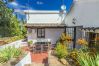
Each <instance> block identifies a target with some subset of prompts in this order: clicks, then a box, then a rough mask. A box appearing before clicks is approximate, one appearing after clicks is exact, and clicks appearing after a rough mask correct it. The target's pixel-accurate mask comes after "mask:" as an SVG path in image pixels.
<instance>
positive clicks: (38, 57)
mask: <svg viewBox="0 0 99 66" xmlns="http://www.w3.org/2000/svg"><path fill="white" fill-rule="evenodd" d="M22 49H23V50H25V51H29V47H28V46H25V47H22ZM31 59H32V62H35V63H48V53H47V52H43V53H33V52H31Z"/></svg>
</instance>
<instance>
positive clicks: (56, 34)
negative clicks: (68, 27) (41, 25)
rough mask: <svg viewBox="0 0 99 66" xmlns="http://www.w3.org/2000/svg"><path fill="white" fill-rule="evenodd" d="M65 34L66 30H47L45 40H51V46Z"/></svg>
mask: <svg viewBox="0 0 99 66" xmlns="http://www.w3.org/2000/svg"><path fill="white" fill-rule="evenodd" d="M63 32H64V28H63V29H61V28H59V29H58V28H56V29H55V28H53V29H47V28H46V30H45V38H47V39H51V44H56V41H57V40H58V39H59V38H60V36H61V34H62V33H63Z"/></svg>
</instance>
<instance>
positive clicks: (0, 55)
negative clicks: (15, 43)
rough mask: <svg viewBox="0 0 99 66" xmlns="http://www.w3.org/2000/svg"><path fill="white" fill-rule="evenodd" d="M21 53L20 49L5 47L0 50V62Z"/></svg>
mask: <svg viewBox="0 0 99 66" xmlns="http://www.w3.org/2000/svg"><path fill="white" fill-rule="evenodd" d="M20 55H22V50H21V49H18V48H15V47H6V48H4V49H2V50H1V51H0V63H4V62H7V61H8V60H10V59H11V58H17V57H19V56H20Z"/></svg>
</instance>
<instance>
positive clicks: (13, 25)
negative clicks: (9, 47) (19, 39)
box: [0, 1, 21, 37]
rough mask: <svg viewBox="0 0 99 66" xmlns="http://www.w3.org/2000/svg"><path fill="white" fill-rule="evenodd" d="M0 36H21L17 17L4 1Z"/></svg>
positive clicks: (1, 11) (0, 21) (0, 17)
mask: <svg viewBox="0 0 99 66" xmlns="http://www.w3.org/2000/svg"><path fill="white" fill-rule="evenodd" d="M0 35H1V36H3V37H8V36H18V35H21V30H20V27H19V21H18V19H17V17H16V16H15V15H13V10H12V9H9V8H7V7H6V5H5V3H3V2H2V1H0Z"/></svg>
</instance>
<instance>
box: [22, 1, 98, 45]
mask: <svg viewBox="0 0 99 66" xmlns="http://www.w3.org/2000/svg"><path fill="white" fill-rule="evenodd" d="M71 6H72V7H70V11H69V12H68V13H67V12H62V13H61V12H60V11H59V10H58V11H56V10H52V11H50V10H26V11H24V13H25V14H26V18H27V24H26V27H27V29H28V31H27V35H28V36H27V37H28V40H32V41H33V43H34V44H35V43H37V44H43V43H47V42H48V43H50V44H52V45H55V44H56V42H57V40H58V39H59V38H60V35H61V34H62V33H63V32H65V33H67V34H69V35H70V36H71V37H72V39H73V43H72V44H71V46H70V47H78V45H76V40H77V39H79V38H82V37H83V38H87V40H89V38H90V37H91V36H92V39H93V36H95V37H96V36H97V35H98V33H99V31H98V27H99V22H98V21H99V19H98V18H99V13H98V12H99V8H98V6H99V0H74V1H73V4H72V5H71ZM87 30H88V31H87ZM90 32H91V33H92V34H90ZM94 34H95V35H94ZM86 35H88V36H87V37H86ZM95 37H94V38H95Z"/></svg>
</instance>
